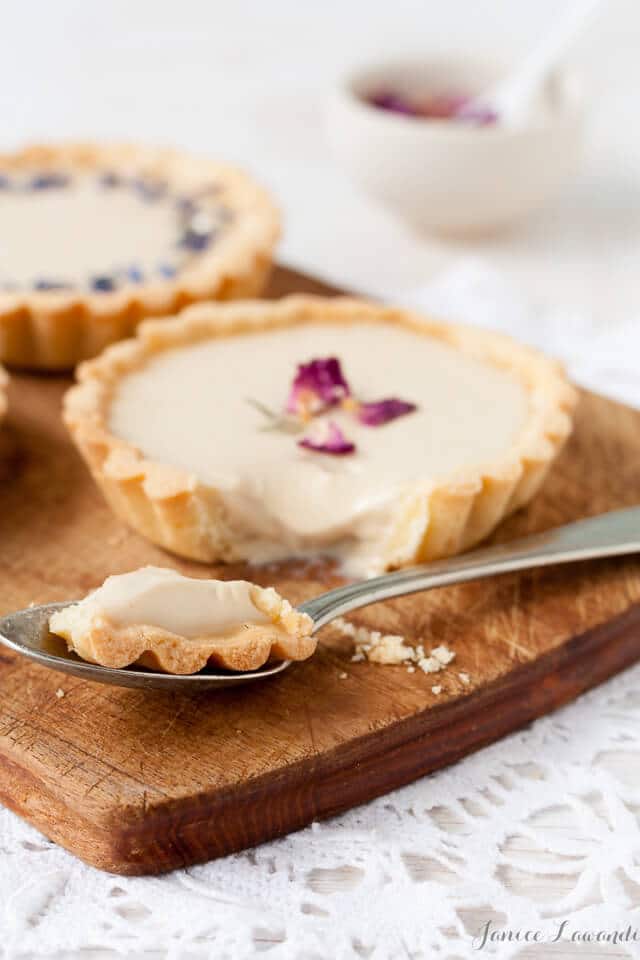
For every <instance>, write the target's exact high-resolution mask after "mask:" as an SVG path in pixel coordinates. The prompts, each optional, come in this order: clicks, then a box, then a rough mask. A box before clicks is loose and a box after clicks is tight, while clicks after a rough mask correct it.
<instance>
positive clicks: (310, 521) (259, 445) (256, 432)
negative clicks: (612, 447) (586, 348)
mask: <svg viewBox="0 0 640 960" xmlns="http://www.w3.org/2000/svg"><path fill="white" fill-rule="evenodd" d="M78 379H79V383H78V385H76V386H75V387H73V388H71V390H70V391H69V392H68V393H67V396H66V398H65V405H64V406H65V414H64V415H65V419H66V422H67V424H68V426H69V428H70V430H71V433H72V436H73V438H74V440H75V442H76V444H77V446H78V448H79V449H80V451H81V453H82V455H83V456H84V458H85V460H86V461H87V463H88V465H89V468H90V469H91V471H92V473H93V476H94V477H95V480H96V481H97V483H98V484H99V486H100V487H101V488H102V490H103V492H104V494H105V496H106V498H107V500H108V501H109V503H110V504H111V506H112V508H113V509H114V511H115V512H116V513H117V514H118V515H119V516H120V517H122V518H123V519H124V520H126V521H127V522H128V523H129V524H131V526H133V527H134V528H136V529H137V530H138V531H140V532H141V533H143V534H144V535H145V536H147V537H148V538H149V539H151V540H153V541H154V542H155V543H157V544H160V545H161V546H163V547H165V548H167V549H168V550H171V551H174V552H175V553H177V554H180V555H183V556H186V557H191V558H193V559H197V560H201V561H206V562H211V561H218V560H225V561H236V560H250V561H254V562H263V561H271V560H274V559H280V558H283V557H285V556H291V555H308V554H314V555H315V554H318V553H322V554H328V555H330V556H334V557H336V558H337V560H338V561H339V562H340V564H341V565H342V567H343V569H344V570H345V572H347V573H348V574H351V575H355V576H361V575H370V574H373V573H378V572H381V571H383V570H386V569H391V568H396V567H401V566H404V565H407V564H412V563H416V562H421V561H427V560H434V559H436V558H438V557H444V556H447V555H449V554H453V553H456V552H458V551H461V550H465V549H466V548H468V547H470V546H472V545H473V544H475V543H476V542H478V541H479V540H481V539H482V538H483V537H486V536H487V535H488V534H489V533H490V532H491V531H492V530H493V529H494V527H495V526H496V525H497V524H498V523H499V521H500V520H501V519H502V518H503V517H505V516H506V515H507V514H509V513H511V512H512V511H513V510H515V509H516V508H518V507H520V506H522V505H523V504H525V503H527V501H529V500H530V499H531V498H532V497H533V496H534V494H535V493H536V491H537V490H538V488H539V487H540V485H541V483H542V481H543V480H544V477H545V475H546V473H547V471H548V469H549V466H550V465H551V463H552V461H553V459H554V457H555V456H556V454H557V453H558V451H559V450H560V448H561V447H562V444H563V443H564V441H565V439H566V437H567V436H568V434H569V432H570V429H571V411H572V408H573V406H574V403H575V399H576V394H575V392H574V390H573V388H572V387H571V386H570V385H569V384H568V383H567V381H566V380H565V378H564V375H563V373H562V371H561V370H560V368H559V367H558V366H557V365H556V363H555V362H553V361H551V360H549V359H547V358H545V357H544V356H542V355H541V354H539V353H537V352H535V351H533V350H531V349H529V348H527V347H524V346H520V345H518V344H516V343H515V342H513V341H512V340H510V339H507V338H506V337H504V336H502V335H498V334H495V333H490V332H488V331H485V330H479V329H475V328H468V327H461V326H454V325H448V324H444V323H439V322H435V321H433V320H429V319H426V318H425V317H423V316H420V315H418V314H415V313H410V312H407V311H403V310H399V309H394V308H390V307H383V306H377V305H374V304H372V303H368V302H366V301H362V300H354V299H325V298H321V297H307V296H293V297H288V298H285V299H284V300H281V301H279V302H273V303H271V302H257V301H254V302H247V303H237V304H228V305H217V306H216V305H204V304H203V305H199V306H195V307H192V308H190V309H189V310H187V311H185V312H184V313H183V314H182V315H181V316H180V318H177V319H175V320H169V321H165V322H163V323H156V322H150V323H146V324H143V325H142V326H141V328H140V330H139V332H138V336H137V337H136V338H135V339H134V340H130V341H127V342H125V343H121V344H117V345H115V346H113V347H111V348H109V349H108V350H106V351H105V353H104V354H103V355H102V356H101V357H99V358H97V359H95V360H93V361H89V362H88V363H86V364H83V365H82V366H81V367H80V369H79V374H78Z"/></svg>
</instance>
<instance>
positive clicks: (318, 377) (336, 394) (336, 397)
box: [286, 357, 351, 418]
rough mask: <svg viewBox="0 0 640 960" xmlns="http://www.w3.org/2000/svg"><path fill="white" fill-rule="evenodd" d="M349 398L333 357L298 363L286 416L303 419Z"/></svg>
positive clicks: (341, 374)
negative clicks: (290, 414)
mask: <svg viewBox="0 0 640 960" xmlns="http://www.w3.org/2000/svg"><path fill="white" fill-rule="evenodd" d="M350 394H351V391H350V390H349V384H348V383H347V381H346V380H345V378H344V376H343V373H342V369H341V367H340V361H339V360H338V359H337V357H325V358H324V359H318V360H312V361H311V362H310V363H301V364H300V366H299V367H298V372H297V374H296V376H295V379H294V381H293V385H292V387H291V392H290V394H289V399H288V400H287V408H286V409H287V413H293V414H295V415H296V416H299V417H302V418H307V417H309V416H313V415H314V414H316V413H321V412H322V411H323V410H328V409H329V408H330V407H335V406H336V404H338V403H340V402H341V401H342V400H344V399H345V397H348V396H350Z"/></svg>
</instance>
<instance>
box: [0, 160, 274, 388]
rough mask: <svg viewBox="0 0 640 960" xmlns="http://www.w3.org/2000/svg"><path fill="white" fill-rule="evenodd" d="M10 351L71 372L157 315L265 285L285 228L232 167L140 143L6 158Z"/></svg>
mask: <svg viewBox="0 0 640 960" xmlns="http://www.w3.org/2000/svg"><path fill="white" fill-rule="evenodd" d="M0 219H1V222H2V231H3V239H2V241H1V246H2V256H1V257H0V361H4V362H5V363H7V364H13V365H17V366H22V367H33V368H48V369H56V368H66V367H71V366H74V365H75V364H76V363H77V362H78V361H80V360H83V359H86V358H87V357H91V356H95V355H96V354H97V353H99V352H100V351H101V350H102V349H103V348H104V347H105V346H106V345H107V344H109V343H112V342H113V341H115V340H119V339H122V338H123V337H128V336H131V334H132V333H133V332H134V331H135V328H136V326H137V325H138V323H139V322H140V321H141V320H142V319H144V318H145V317H156V316H164V315H167V314H173V313H175V312H177V311H178V310H180V309H181V308H182V307H184V306H185V305H187V304H190V303H193V302H195V301H199V300H229V299H233V298H237V297H247V296H254V295H256V294H257V293H258V292H259V291H260V290H261V288H262V286H263V285H264V282H265V281H266V278H267V276H268V272H269V269H270V266H271V260H272V253H273V248H274V246H275V243H276V240H277V238H278V234H279V219H278V214H277V212H276V210H275V207H274V205H273V203H272V202H271V200H270V198H269V197H268V196H267V194H266V193H265V192H264V191H263V190H262V189H261V188H260V187H258V186H257V184H255V183H254V182H253V181H252V180H251V179H250V178H249V177H247V176H246V175H245V174H243V173H241V172H240V171H239V170H236V169H234V168H232V167H230V166H226V165H223V164H219V163H216V162H213V161H211V160H208V159H205V158H198V157H193V156H189V155H185V154H182V153H178V152H176V151H173V150H168V149H159V148H142V147H137V146H133V145H112V146H98V145H91V144H66V145H57V146H56V145H51V146H34V147H29V148H26V149H24V150H21V151H20V152H18V153H13V154H3V155H0Z"/></svg>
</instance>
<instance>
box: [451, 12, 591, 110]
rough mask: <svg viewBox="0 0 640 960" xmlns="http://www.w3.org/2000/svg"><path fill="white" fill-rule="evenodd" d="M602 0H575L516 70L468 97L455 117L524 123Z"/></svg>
mask: <svg viewBox="0 0 640 960" xmlns="http://www.w3.org/2000/svg"><path fill="white" fill-rule="evenodd" d="M600 3H601V0H573V2H572V3H570V4H569V5H568V6H567V7H566V8H565V10H564V12H563V14H562V15H561V16H560V17H559V18H558V20H557V21H556V23H555V26H554V28H553V30H552V31H551V32H550V33H548V34H547V35H546V36H545V37H544V39H543V40H542V41H541V43H539V44H538V45H537V46H536V47H534V48H533V50H531V52H530V53H529V54H528V56H526V57H525V59H524V61H523V62H522V63H521V64H520V66H519V67H518V68H517V70H516V71H515V72H514V73H513V74H510V75H509V76H507V78H506V79H504V80H502V81H500V82H499V83H498V84H497V85H496V86H495V87H494V88H493V90H489V91H487V93H484V94H479V95H478V96H477V97H473V98H472V99H471V100H467V101H466V102H465V103H464V105H463V106H462V107H460V109H459V110H458V111H457V112H456V116H458V117H460V118H462V119H465V118H469V119H474V118H476V117H481V116H485V115H491V116H497V117H498V118H499V120H500V121H501V122H503V123H510V124H517V123H521V122H522V120H523V119H524V118H525V117H526V114H527V111H528V110H529V108H530V106H531V103H532V101H533V99H534V97H535V95H536V93H537V92H538V90H539V89H540V87H541V86H542V83H543V82H544V80H545V79H546V78H547V77H548V76H549V74H550V72H551V70H552V69H553V68H554V67H555V66H557V64H558V62H559V61H560V60H561V59H562V57H563V56H564V54H565V52H566V50H567V48H568V47H569V46H570V44H571V43H572V42H573V40H574V39H575V37H576V35H577V34H578V32H579V31H580V29H581V28H583V27H584V26H585V25H586V23H587V22H588V21H589V20H591V18H592V16H593V15H594V14H595V11H596V8H597V7H598V6H599V4H600Z"/></svg>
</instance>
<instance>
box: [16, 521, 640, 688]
mask: <svg viewBox="0 0 640 960" xmlns="http://www.w3.org/2000/svg"><path fill="white" fill-rule="evenodd" d="M631 553H640V507H631V508H629V509H627V510H615V511H612V512H611V513H603V514H601V515H600V516H597V517H592V518H591V519H589V520H580V521H578V522H577V523H569V524H567V525H566V526H563V527H556V528H555V529H553V530H546V531H545V532H544V533H536V534H533V535H532V536H529V537H522V538H521V539H519V540H512V541H511V542H509V543H503V544H498V545H497V546H492V547H485V548H484V549H481V550H474V551H473V552H471V553H467V554H464V555H462V556H459V557H453V558H451V559H449V560H442V561H439V562H437V563H429V564H424V565H422V566H419V567H410V568H409V569H406V570H398V571H397V572H396V573H388V574H385V575H384V576H381V577H375V578H373V579H371V580H363V581H361V582H358V583H349V584H347V585H346V586H344V587H338V588H337V589H336V590H330V591H328V593H323V594H321V595H320V596H319V597H314V598H313V599H312V600H306V601H305V602H304V603H301V604H300V606H299V607H298V610H299V611H300V612H301V613H307V614H308V615H309V616H310V617H311V619H312V620H313V630H314V632H315V631H316V630H319V629H320V627H322V626H324V625H325V624H327V623H329V622H330V621H331V620H333V619H334V618H335V617H340V616H343V614H345V613H350V612H351V611H352V610H357V609H358V608H359V607H365V606H367V604H369V603H377V602H378V601H379V600H389V599H391V597H401V596H405V595H406V594H410V593H417V592H419V591H421V590H430V589H432V588H433V587H445V586H449V585H452V584H455V583H464V582H466V581H467V580H478V579H480V578H481V577H490V576H493V575H494V574H498V573H510V572H513V571H514V570H530V569H533V568H534V567H546V566H550V565H552V564H556V563H570V562H572V561H575V560H590V559H594V558H596V557H615V556H622V555H624V554H631ZM69 602H75V601H69ZM67 605H68V604H67V603H48V604H44V605H43V606H40V607H29V608H27V609H26V610H19V611H18V612H17V613H11V614H9V615H8V616H6V617H4V618H2V619H0V642H2V643H4V644H5V645H6V646H7V647H10V648H11V649H12V650H15V651H17V652H18V653H22V654H24V655H25V656H27V657H30V658H31V659H32V660H35V661H36V662H37V663H40V664H42V666H45V667H50V668H51V669H53V670H60V671H62V672H63V673H72V674H74V675H75V676H78V677H83V678H84V679H85V680H96V681H98V682H99V683H113V684H117V685H118V686H123V687H143V688H146V689H151V688H155V689H159V690H190V691H196V690H206V689H209V688H212V687H231V686H237V685H238V684H240V683H249V682H252V681H254V680H263V679H266V678H267V677H273V676H275V675H277V674H279V673H282V671H283V670H286V669H287V667H289V666H291V661H290V660H284V661H282V662H280V663H276V664H267V665H265V666H264V667H263V668H262V669H260V670H255V671H253V672H252V673H231V672H229V673H226V672H220V673H214V672H211V671H202V672H201V673H195V674H189V675H187V676H176V675H174V674H168V673H154V672H152V671H150V670H145V669H144V668H142V667H135V666H133V667H126V668H125V669H122V670H114V669H112V668H110V667H101V666H99V665H98V664H94V663H87V662H86V661H84V660H81V659H80V658H79V657H77V656H76V655H75V654H74V653H70V652H69V651H68V650H67V648H66V644H65V643H64V641H63V640H61V639H60V638H59V637H56V636H54V635H53V634H51V633H50V632H49V627H48V624H49V617H50V616H51V614H52V613H53V612H54V610H59V609H61V608H62V607H65V606H67Z"/></svg>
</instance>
